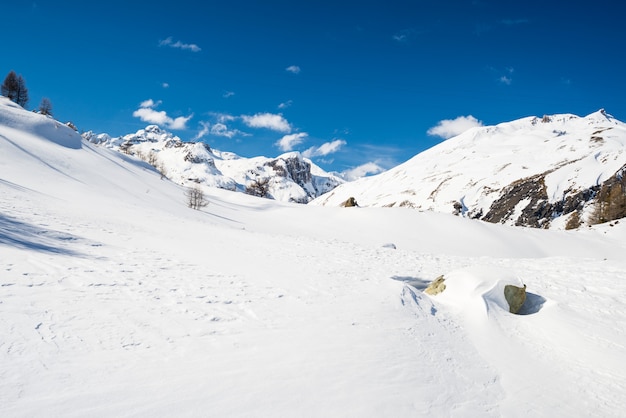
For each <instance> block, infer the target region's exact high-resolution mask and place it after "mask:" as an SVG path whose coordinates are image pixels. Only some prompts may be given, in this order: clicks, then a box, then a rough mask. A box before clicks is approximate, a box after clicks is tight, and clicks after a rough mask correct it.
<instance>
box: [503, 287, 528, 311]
mask: <svg viewBox="0 0 626 418" xmlns="http://www.w3.org/2000/svg"><path fill="white" fill-rule="evenodd" d="M504 298H505V299H506V301H507V302H508V304H509V312H511V313H514V314H516V313H518V312H519V311H520V309H522V306H523V305H524V302H525V301H526V285H524V287H517V286H513V285H512V284H507V285H506V286H504Z"/></svg>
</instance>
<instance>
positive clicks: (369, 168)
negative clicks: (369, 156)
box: [341, 162, 385, 181]
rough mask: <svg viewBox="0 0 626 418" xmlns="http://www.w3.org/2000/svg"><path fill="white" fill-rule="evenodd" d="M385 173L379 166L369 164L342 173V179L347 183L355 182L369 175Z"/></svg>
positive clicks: (372, 163)
mask: <svg viewBox="0 0 626 418" xmlns="http://www.w3.org/2000/svg"><path fill="white" fill-rule="evenodd" d="M383 171H385V170H384V169H383V168H382V167H381V166H379V165H378V164H376V163H374V162H369V163H365V164H362V165H360V166H358V167H354V168H352V169H350V170H346V171H344V172H342V173H341V177H343V179H344V180H347V181H354V180H357V179H360V178H361V177H365V176H367V175H368V174H378V173H382V172H383Z"/></svg>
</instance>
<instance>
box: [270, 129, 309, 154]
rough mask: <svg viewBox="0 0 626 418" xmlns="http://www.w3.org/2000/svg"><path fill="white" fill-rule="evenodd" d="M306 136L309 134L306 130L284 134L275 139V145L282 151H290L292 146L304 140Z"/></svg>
mask: <svg viewBox="0 0 626 418" xmlns="http://www.w3.org/2000/svg"><path fill="white" fill-rule="evenodd" d="M307 136H309V134H307V133H306V132H300V133H297V134H290V135H285V136H283V137H282V138H281V139H279V140H278V141H276V144H275V145H276V146H277V147H278V148H280V149H281V150H282V151H284V152H287V151H291V150H292V149H293V147H295V146H296V145H299V144H301V143H302V142H304V140H305V138H306V137H307Z"/></svg>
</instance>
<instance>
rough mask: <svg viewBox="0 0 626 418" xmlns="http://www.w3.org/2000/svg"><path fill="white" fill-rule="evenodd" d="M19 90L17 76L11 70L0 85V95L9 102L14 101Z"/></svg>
mask: <svg viewBox="0 0 626 418" xmlns="http://www.w3.org/2000/svg"><path fill="white" fill-rule="evenodd" d="M18 90H19V82H18V81H17V74H15V71H13V70H11V71H10V72H9V74H7V76H6V78H5V79H4V83H2V95H3V96H5V97H8V98H9V100H11V101H15V98H16V96H17V91H18Z"/></svg>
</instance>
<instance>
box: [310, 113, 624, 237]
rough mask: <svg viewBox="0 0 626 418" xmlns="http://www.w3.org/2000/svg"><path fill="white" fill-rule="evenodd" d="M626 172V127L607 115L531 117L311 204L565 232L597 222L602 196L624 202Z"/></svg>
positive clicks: (465, 138) (462, 139) (476, 133)
mask: <svg viewBox="0 0 626 418" xmlns="http://www.w3.org/2000/svg"><path fill="white" fill-rule="evenodd" d="M625 171H626V124H624V123H622V122H620V121H618V120H616V119H614V118H613V117H611V116H610V115H608V114H607V113H606V112H604V111H603V110H601V111H598V112H596V113H592V114H591V115H589V116H587V117H584V118H581V117H578V116H575V115H570V114H565V115H554V116H544V117H543V118H537V117H527V118H524V119H520V120H516V121H513V122H507V123H501V124H499V125H496V126H489V127H480V128H472V129H470V130H468V131H466V132H465V133H463V134H461V135H459V136H457V137H455V138H452V139H449V140H447V141H445V142H443V143H441V144H439V145H437V146H435V147H433V148H431V149H429V150H427V151H425V152H423V153H421V154H418V155H417V156H415V157H414V158H412V159H411V160H409V161H407V162H406V163H404V164H402V165H400V166H398V167H395V168H393V169H391V170H389V171H387V172H385V173H382V174H379V175H377V176H373V177H369V178H364V179H360V180H358V181H356V182H352V183H348V184H345V185H343V186H341V187H339V188H337V189H335V190H334V191H332V192H331V193H329V194H327V195H325V196H322V197H321V198H319V199H317V200H316V201H314V202H312V203H313V204H319V205H330V206H337V205H340V204H341V203H342V202H344V201H346V199H348V198H349V197H354V198H355V199H356V201H357V202H358V204H359V205H360V206H378V207H411V208H417V209H420V210H428V211H430V210H432V211H437V212H443V213H456V214H460V215H463V216H467V217H470V218H478V219H483V220H486V221H489V222H494V223H506V224H510V225H525V226H533V227H543V228H545V227H557V228H563V227H565V225H566V222H567V221H568V220H569V219H570V218H571V217H572V216H574V215H573V214H574V213H576V215H575V216H577V217H579V218H580V222H579V223H587V224H589V223H594V222H592V219H591V217H592V216H593V214H592V212H593V208H594V204H595V203H596V197H597V196H598V195H599V193H600V192H601V191H602V189H603V186H604V188H605V189H607V188H608V189H609V190H610V188H611V187H614V186H615V185H618V186H617V187H618V188H619V191H621V192H622V193H621V194H622V195H623V191H624V190H626V182H625V179H624V176H623V173H624V172H625ZM607 192H608V191H607ZM620 204H622V203H621V202H620ZM620 211H621V212H623V210H622V209H620ZM621 212H620V213H621ZM622 216H624V215H622ZM574 226H577V225H574Z"/></svg>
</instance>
